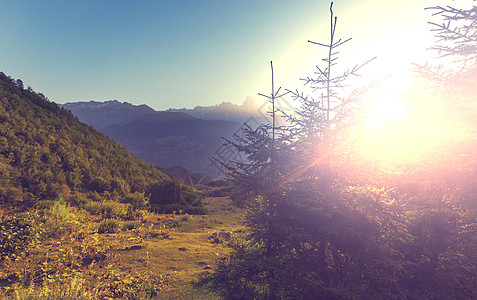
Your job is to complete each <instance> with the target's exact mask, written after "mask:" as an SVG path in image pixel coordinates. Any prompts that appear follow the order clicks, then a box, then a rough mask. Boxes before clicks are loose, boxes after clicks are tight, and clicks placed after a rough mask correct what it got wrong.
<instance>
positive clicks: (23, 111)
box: [0, 73, 167, 207]
mask: <svg viewBox="0 0 477 300" xmlns="http://www.w3.org/2000/svg"><path fill="white" fill-rule="evenodd" d="M165 178H167V176H166V175H164V174H163V173H162V172H160V171H158V170H157V169H156V168H154V166H152V165H150V164H148V163H145V162H143V161H141V160H140V159H138V158H136V157H135V156H134V155H132V154H130V153H129V152H128V151H127V150H126V149H124V148H123V147H121V146H120V145H118V144H117V143H116V142H114V141H112V140H110V139H109V138H108V137H106V136H105V135H104V134H102V133H100V132H99V131H97V130H95V129H94V128H93V127H91V126H88V125H86V124H83V123H81V122H80V121H78V119H77V118H75V117H74V116H73V115H72V114H71V113H70V112H69V111H67V110H65V109H62V108H60V107H59V106H58V105H57V104H55V103H52V102H50V101H49V100H48V99H47V98H46V97H45V96H44V95H43V94H41V93H36V92H34V91H33V90H32V89H31V88H30V87H28V88H24V86H23V83H22V81H21V80H13V79H12V78H10V77H8V76H7V75H5V74H4V73H0V203H1V204H3V205H16V206H17V207H28V206H32V205H34V204H35V203H36V202H37V201H38V200H42V199H55V198H56V197H58V195H60V194H61V195H62V196H64V197H65V198H66V199H68V197H70V196H72V195H74V194H76V193H78V192H81V193H88V194H94V193H95V192H96V193H98V194H102V196H104V197H105V198H111V199H113V200H114V199H115V198H118V197H120V196H122V195H125V194H128V193H131V192H135V191H139V192H142V191H144V190H145V188H146V186H147V185H148V184H150V183H153V182H157V181H162V180H163V179H165Z"/></svg>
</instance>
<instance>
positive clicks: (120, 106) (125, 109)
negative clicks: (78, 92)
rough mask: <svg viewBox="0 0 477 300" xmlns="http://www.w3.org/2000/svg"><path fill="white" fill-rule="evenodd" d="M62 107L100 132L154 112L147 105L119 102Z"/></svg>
mask: <svg viewBox="0 0 477 300" xmlns="http://www.w3.org/2000/svg"><path fill="white" fill-rule="evenodd" d="M60 106H61V107H64V108H66V109H68V110H70V111H71V112H72V113H73V114H74V115H75V116H76V117H77V118H78V119H79V120H80V121H81V122H83V123H86V124H89V125H92V126H93V127H94V128H96V129H98V130H101V129H103V128H105V127H107V126H108V125H112V124H120V123H127V122H130V121H132V120H134V119H137V118H139V117H141V116H143V115H146V114H149V113H152V112H154V109H152V108H150V107H149V106H147V105H132V104H131V103H127V102H123V103H121V102H119V101H117V100H111V101H105V102H97V101H89V102H70V103H65V104H61V105H60Z"/></svg>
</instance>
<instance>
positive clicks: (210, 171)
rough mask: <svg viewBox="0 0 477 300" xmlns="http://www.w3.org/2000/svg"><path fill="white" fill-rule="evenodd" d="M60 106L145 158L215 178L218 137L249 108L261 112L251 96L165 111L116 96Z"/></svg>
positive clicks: (228, 133) (232, 128) (227, 134)
mask: <svg viewBox="0 0 477 300" xmlns="http://www.w3.org/2000/svg"><path fill="white" fill-rule="evenodd" d="M62 107H63V108H65V109H68V110H70V111H71V112H72V113H73V114H74V115H75V116H76V117H77V118H78V119H79V120H80V121H82V122H85V123H87V124H89V125H92V126H93V127H95V128H96V129H98V130H100V131H102V132H103V133H104V134H106V135H107V136H108V137H110V138H111V139H113V140H115V141H116V142H118V143H120V144H121V145H122V146H124V147H125V148H126V149H128V150H129V151H130V152H131V153H133V154H134V155H136V156H137V157H139V158H141V159H143V160H145V161H147V162H149V163H152V164H154V165H157V166H164V167H173V166H182V167H185V168H187V169H189V170H191V171H192V172H195V173H201V174H205V175H208V176H211V177H213V178H216V177H220V176H221V173H220V170H219V169H218V168H217V167H216V166H215V165H214V164H213V163H212V161H211V159H210V158H211V157H212V156H213V155H214V152H215V151H217V150H218V149H220V147H221V146H222V145H223V144H224V140H223V139H222V137H226V138H231V137H232V135H233V133H235V132H236V131H237V130H239V128H240V126H241V123H239V122H237V120H239V119H240V120H244V119H246V118H247V113H250V114H251V115H253V114H255V115H256V117H257V118H258V117H259V116H260V113H259V112H255V113H254V112H253V108H254V107H255V108H256V105H254V102H253V100H251V99H248V100H246V101H245V102H244V104H243V105H240V106H238V105H233V104H231V103H222V104H220V105H216V106H211V107H196V108H194V109H181V110H172V109H170V110H167V111H155V110H154V109H152V108H150V107H148V106H146V105H133V104H130V103H127V102H122V103H121V102H119V101H117V100H112V101H106V102H96V101H89V102H74V103H66V104H63V105H62ZM186 112H187V113H186ZM197 115H200V116H202V117H204V118H207V119H201V118H197V117H196V116H197ZM221 118H224V119H229V120H224V119H221ZM249 118H250V117H249Z"/></svg>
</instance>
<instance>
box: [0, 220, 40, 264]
mask: <svg viewBox="0 0 477 300" xmlns="http://www.w3.org/2000/svg"><path fill="white" fill-rule="evenodd" d="M35 239H36V230H35V216H34V215H32V214H30V213H26V214H22V215H19V216H11V217H10V216H8V217H6V218H5V219H3V220H2V221H1V222H0V261H1V260H15V259H16V258H17V257H18V256H20V255H21V254H22V253H24V252H25V251H26V250H27V249H28V247H29V246H30V245H31V244H32V243H33V242H34V241H35Z"/></svg>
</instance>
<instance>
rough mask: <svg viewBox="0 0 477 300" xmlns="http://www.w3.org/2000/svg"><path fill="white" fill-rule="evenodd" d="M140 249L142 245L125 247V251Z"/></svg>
mask: <svg viewBox="0 0 477 300" xmlns="http://www.w3.org/2000/svg"><path fill="white" fill-rule="evenodd" d="M142 248H144V246H143V245H141V244H137V245H131V246H129V247H127V248H126V250H140V249H142Z"/></svg>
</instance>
